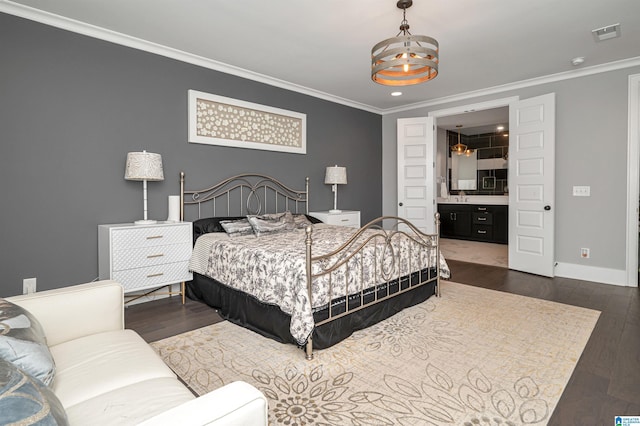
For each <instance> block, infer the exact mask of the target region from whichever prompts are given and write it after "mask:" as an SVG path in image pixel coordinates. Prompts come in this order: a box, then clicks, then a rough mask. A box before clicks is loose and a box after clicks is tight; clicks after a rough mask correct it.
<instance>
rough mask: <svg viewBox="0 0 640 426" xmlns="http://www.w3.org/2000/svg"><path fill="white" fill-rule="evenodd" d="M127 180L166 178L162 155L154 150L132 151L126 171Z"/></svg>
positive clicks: (129, 154) (128, 156)
mask: <svg viewBox="0 0 640 426" xmlns="http://www.w3.org/2000/svg"><path fill="white" fill-rule="evenodd" d="M124 178H125V179H126V180H150V181H157V180H164V172H163V170H162V156H161V155H160V154H154V153H152V152H146V151H143V152H130V153H128V154H127V166H126V168H125V171H124Z"/></svg>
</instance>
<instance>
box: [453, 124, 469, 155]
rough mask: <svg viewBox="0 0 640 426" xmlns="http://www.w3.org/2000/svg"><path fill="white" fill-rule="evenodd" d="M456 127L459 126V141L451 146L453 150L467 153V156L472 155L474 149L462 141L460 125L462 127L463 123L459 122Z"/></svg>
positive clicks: (460, 153) (457, 152)
mask: <svg viewBox="0 0 640 426" xmlns="http://www.w3.org/2000/svg"><path fill="white" fill-rule="evenodd" d="M456 127H458V143H457V144H455V145H453V146H452V147H451V152H454V153H456V154H458V155H462V154H465V155H466V156H467V157H470V156H471V154H472V153H473V150H472V149H468V148H467V146H466V145H465V144H463V143H460V127H462V124H457V125H456Z"/></svg>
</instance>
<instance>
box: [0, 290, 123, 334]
mask: <svg viewBox="0 0 640 426" xmlns="http://www.w3.org/2000/svg"><path fill="white" fill-rule="evenodd" d="M7 300H9V301H11V302H13V303H15V304H16V305H19V306H22V307H23V308H25V309H26V310H27V311H29V312H31V313H32V314H33V315H34V316H35V317H36V318H37V319H38V321H39V322H40V324H41V325H42V328H43V329H44V334H45V336H46V337H47V344H48V345H49V346H54V345H57V344H59V343H64V342H67V341H69V340H73V339H77V338H79V337H84V336H88V335H91V334H95V333H101V332H105V331H113V330H123V329H124V291H123V289H122V286H121V285H120V284H119V283H117V282H115V281H110V280H106V281H95V282H91V283H88V284H78V285H72V286H69V287H63V288H57V289H54V290H46V291H39V292H36V293H31V294H25V295H21V296H14V297H8V298H7Z"/></svg>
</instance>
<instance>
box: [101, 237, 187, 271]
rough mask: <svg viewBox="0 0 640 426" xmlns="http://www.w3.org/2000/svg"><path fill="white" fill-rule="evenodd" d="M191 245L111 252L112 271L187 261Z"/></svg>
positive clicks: (172, 245) (171, 245)
mask: <svg viewBox="0 0 640 426" xmlns="http://www.w3.org/2000/svg"><path fill="white" fill-rule="evenodd" d="M190 256H191V243H189V242H187V243H182V244H170V245H165V246H152V247H141V248H133V249H126V250H116V251H114V252H113V265H112V268H113V270H114V271H122V270H124V269H133V268H141V267H145V266H151V265H161V264H163V263H175V262H181V261H185V260H189V257H190Z"/></svg>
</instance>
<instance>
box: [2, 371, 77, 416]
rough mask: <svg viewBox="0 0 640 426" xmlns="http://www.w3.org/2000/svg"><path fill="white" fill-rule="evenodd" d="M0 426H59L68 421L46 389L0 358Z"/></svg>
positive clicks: (60, 405) (51, 394)
mask: <svg viewBox="0 0 640 426" xmlns="http://www.w3.org/2000/svg"><path fill="white" fill-rule="evenodd" d="M0 424H3V425H6V424H18V425H37V426H60V425H68V424H69V421H68V420H67V414H66V413H65V411H64V408H63V407H62V404H61V403H60V400H59V399H58V398H57V397H56V395H55V394H54V393H53V392H52V391H51V390H50V389H49V388H48V387H46V386H45V385H44V384H43V383H42V382H41V381H40V380H38V379H36V378H34V377H31V376H29V375H28V374H27V373H25V372H24V371H22V370H21V369H19V368H18V367H16V366H15V365H13V364H11V363H10V362H7V361H5V360H2V359H0Z"/></svg>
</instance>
